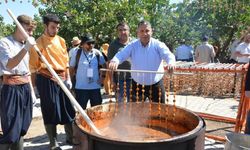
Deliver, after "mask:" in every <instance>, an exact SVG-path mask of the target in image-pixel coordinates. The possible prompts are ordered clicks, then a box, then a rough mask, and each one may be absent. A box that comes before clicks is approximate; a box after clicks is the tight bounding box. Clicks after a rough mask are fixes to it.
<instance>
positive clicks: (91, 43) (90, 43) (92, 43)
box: [87, 42, 95, 45]
mask: <svg viewBox="0 0 250 150" xmlns="http://www.w3.org/2000/svg"><path fill="white" fill-rule="evenodd" d="M87 44H88V45H94V44H95V42H89V43H87Z"/></svg>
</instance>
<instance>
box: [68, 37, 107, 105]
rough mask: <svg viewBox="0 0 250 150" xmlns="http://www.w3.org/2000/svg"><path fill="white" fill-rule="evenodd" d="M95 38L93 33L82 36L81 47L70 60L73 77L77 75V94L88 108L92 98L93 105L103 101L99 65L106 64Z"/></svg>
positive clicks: (80, 102) (78, 99) (80, 101)
mask: <svg viewBox="0 0 250 150" xmlns="http://www.w3.org/2000/svg"><path fill="white" fill-rule="evenodd" d="M94 44H95V40H94V39H93V37H92V36H91V35H85V36H82V37H81V43H80V49H79V50H77V51H75V52H74V53H73V54H72V57H71V60H70V63H69V64H70V73H71V77H73V76H75V80H76V83H75V87H74V89H75V95H76V99H77V101H78V103H79V104H80V105H81V106H82V108H83V109H86V106H87V103H88V101H89V100H90V104H91V106H95V105H99V104H101V103H102V97H101V84H102V82H103V79H104V78H105V77H104V76H103V77H104V78H102V76H101V77H100V75H99V74H100V73H101V72H100V71H99V66H100V65H104V64H105V59H104V56H103V55H102V53H101V52H100V51H99V50H97V49H95V48H94Z"/></svg>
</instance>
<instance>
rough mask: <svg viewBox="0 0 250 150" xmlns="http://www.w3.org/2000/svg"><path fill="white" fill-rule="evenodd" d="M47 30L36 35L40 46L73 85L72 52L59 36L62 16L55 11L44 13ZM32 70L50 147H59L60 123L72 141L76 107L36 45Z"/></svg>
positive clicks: (56, 69)
mask: <svg viewBox="0 0 250 150" xmlns="http://www.w3.org/2000/svg"><path fill="white" fill-rule="evenodd" d="M43 23H44V27H45V28H44V33H43V35H41V36H40V37H39V38H38V39H37V47H38V48H39V49H40V51H41V53H42V54H43V56H44V57H45V58H46V59H47V61H48V63H49V64H50V66H51V67H52V68H53V69H54V70H55V72H56V73H57V74H58V76H59V77H60V78H61V79H62V80H63V82H64V83H65V85H66V86H67V87H68V88H69V89H70V88H71V87H72V83H71V79H70V76H69V56H68V52H67V48H66V44H65V40H64V39H63V38H62V37H60V36H58V35H57V33H58V31H59V28H60V20H59V18H58V17H57V16H56V15H54V14H48V15H46V16H44V17H43ZM30 54H31V56H32V57H31V59H30V70H31V72H32V73H33V76H32V77H36V80H35V83H34V84H35V85H36V86H37V90H38V92H39V95H40V101H41V110H42V117H43V122H44V126H45V130H46V133H47V135H48V138H49V142H50V149H60V147H59V144H58V142H57V129H56V127H57V125H58V124H62V125H64V129H65V132H66V142H67V143H68V144H72V138H73V130H72V122H73V121H74V117H75V110H74V108H73V106H72V105H71V103H70V100H69V98H68V96H67V95H66V94H65V93H64V91H63V90H62V88H61V87H60V86H59V85H58V83H57V82H56V80H55V78H54V77H53V75H52V74H51V73H50V72H49V70H48V69H47V67H46V65H45V64H44V63H43V62H42V61H41V59H39V57H38V54H37V53H36V52H35V50H34V49H31V51H30Z"/></svg>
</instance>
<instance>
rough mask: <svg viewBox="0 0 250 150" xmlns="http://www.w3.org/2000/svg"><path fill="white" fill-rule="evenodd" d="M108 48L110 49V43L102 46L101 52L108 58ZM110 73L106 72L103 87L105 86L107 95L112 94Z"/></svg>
mask: <svg viewBox="0 0 250 150" xmlns="http://www.w3.org/2000/svg"><path fill="white" fill-rule="evenodd" d="M108 48H109V44H108V43H104V44H102V46H101V52H102V54H103V55H104V57H106V58H107V56H108ZM109 74H110V73H109V72H108V71H107V72H106V75H105V76H106V77H105V79H104V82H103V85H104V89H105V94H107V95H110V94H111V88H110V75H109Z"/></svg>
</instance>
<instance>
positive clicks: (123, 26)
mask: <svg viewBox="0 0 250 150" xmlns="http://www.w3.org/2000/svg"><path fill="white" fill-rule="evenodd" d="M116 31H117V35H118V37H117V38H116V39H115V40H114V41H112V42H111V44H110V46H109V49H108V61H110V60H111V59H112V58H113V57H114V56H115V54H116V53H118V52H119V51H121V50H122V49H123V48H124V47H125V46H126V45H127V44H128V43H129V42H130V41H131V40H132V38H130V36H129V34H130V29H129V26H128V24H127V23H125V22H121V23H119V24H118V25H117V26H116ZM118 69H125V70H130V69H131V63H130V61H129V60H125V61H124V62H123V63H121V64H119V66H118ZM124 82H126V95H127V101H128V100H129V97H130V83H131V74H130V72H126V73H124V72H120V73H119V76H118V74H117V73H114V75H113V83H114V85H117V84H118V83H119V91H116V86H114V88H115V89H114V90H115V91H116V94H117V96H116V97H118V102H122V100H123V94H124Z"/></svg>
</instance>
